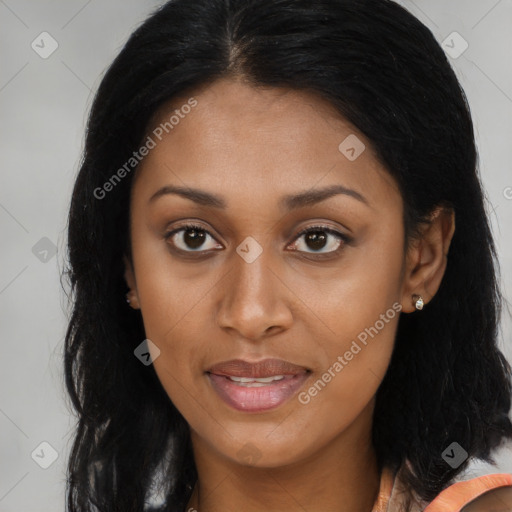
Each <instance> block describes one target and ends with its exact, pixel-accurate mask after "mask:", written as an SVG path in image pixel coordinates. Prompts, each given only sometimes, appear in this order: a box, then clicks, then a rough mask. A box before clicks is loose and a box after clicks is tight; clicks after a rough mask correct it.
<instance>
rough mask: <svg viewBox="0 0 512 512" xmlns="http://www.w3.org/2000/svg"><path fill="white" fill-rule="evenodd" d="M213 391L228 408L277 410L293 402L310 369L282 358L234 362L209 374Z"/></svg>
mask: <svg viewBox="0 0 512 512" xmlns="http://www.w3.org/2000/svg"><path fill="white" fill-rule="evenodd" d="M206 374H207V376H208V378H209V381H210V382H211V384H212V388H213V390H214V391H215V392H216V393H217V395H218V396H219V397H220V398H221V399H222V400H223V401H224V402H225V403H226V404H227V405H229V406H231V407H232V408H234V409H236V410H238V411H245V412H262V411H267V410H270V409H275V408H276V407H279V406H280V405H282V404H283V403H285V402H286V401H287V400H288V399H290V398H291V397H292V396H293V395H294V394H295V393H296V392H297V391H298V390H299V389H300V388H301V387H302V386H303V385H304V382H305V381H306V380H307V379H308V378H309V376H310V374H311V370H309V369H308V368H306V367H304V366H298V365H295V364H292V363H289V362H287V361H283V360H281V359H265V360H263V361H259V362H256V363H249V362H247V361H244V360H241V359H233V360H231V361H225V362H223V363H219V364H216V365H215V366H213V367H211V368H210V369H209V370H207V371H206Z"/></svg>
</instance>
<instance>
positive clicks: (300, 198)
mask: <svg viewBox="0 0 512 512" xmlns="http://www.w3.org/2000/svg"><path fill="white" fill-rule="evenodd" d="M168 194H175V195H178V196H181V197H184V198H185V199H190V200H191V201H194V202H195V203H197V204H200V205H201V206H208V207H212V208H219V209H223V210H225V209H226V208H227V202H226V200H225V199H224V198H223V197H221V196H217V195H214V194H211V193H210V192H206V191H205V190H200V189H197V188H191V187H179V186H176V185H167V186H165V187H162V188H161V189H159V190H158V191H157V192H155V193H154V194H153V195H152V196H151V198H150V199H149V202H150V203H151V202H153V201H155V200H156V199H158V198H159V197H162V196H165V195H168ZM339 194H344V195H347V196H350V197H353V198H354V199H357V200H358V201H360V202H362V203H364V204H366V205H368V206H369V203H368V201H367V199H366V198H365V197H364V196H363V195H362V194H360V193H359V192H357V191H356V190H353V189H351V188H347V187H344V186H343V185H331V186H329V187H325V188H321V189H313V190H306V191H304V192H299V193H298V194H290V195H287V196H283V197H282V198H281V199H280V200H279V206H280V207H281V208H285V209H287V210H295V209H298V208H301V207H304V206H308V205H312V204H316V203H320V202H321V201H325V200H326V199H329V198H330V197H333V196H336V195H339Z"/></svg>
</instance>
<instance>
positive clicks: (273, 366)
mask: <svg viewBox="0 0 512 512" xmlns="http://www.w3.org/2000/svg"><path fill="white" fill-rule="evenodd" d="M307 371H309V370H308V369H307V368H306V367H304V366H299V365H296V364H293V363H290V362H288V361H283V360H282V359H263V360H261V361H257V362H255V363H250V362H248V361H244V360H243V359H230V360H229V361H222V362H221V363H218V364H215V365H213V366H212V367H211V368H209V369H208V370H207V373H214V374H215V375H225V376H227V377H254V378H264V377H272V376H274V375H297V374H299V373H304V372H307Z"/></svg>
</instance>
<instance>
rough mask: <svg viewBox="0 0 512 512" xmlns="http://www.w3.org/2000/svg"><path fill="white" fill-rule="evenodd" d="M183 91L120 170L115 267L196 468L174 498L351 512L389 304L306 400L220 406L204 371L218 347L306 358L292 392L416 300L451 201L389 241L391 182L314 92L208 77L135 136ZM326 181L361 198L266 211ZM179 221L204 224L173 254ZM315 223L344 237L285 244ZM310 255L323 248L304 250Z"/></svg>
mask: <svg viewBox="0 0 512 512" xmlns="http://www.w3.org/2000/svg"><path fill="white" fill-rule="evenodd" d="M190 96H193V97H194V98H195V99H196V100H197V101H198V104H197V106H196V107H195V108H193V109H192V111H191V112H190V113H189V114H188V115H187V116H186V117H184V119H181V120H180V122H179V124H178V125H177V126H175V128H174V129H173V130H172V131H171V132H170V133H169V134H168V135H167V136H165V137H164V138H163V139H162V141H160V142H158V144H157V146H156V147H155V148H154V149H152V150H151V151H150V153H149V154H148V155H147V156H146V157H145V158H144V160H143V161H142V162H141V164H140V166H139V168H138V169H137V174H136V176H135V179H134V184H133V188H132V198H131V236H132V261H130V260H129V259H128V258H126V259H125V264H126V274H125V277H126V281H127V283H128V286H129V288H130V294H129V295H130V299H131V306H132V307H134V308H136V309H139V308H140V309H141V312H142V317H143V321H144V327H145V330H146V336H147V338H149V339H150V340H151V341H152V342H153V343H154V344H155V345H156V346H158V348H159V350H160V355H159V356H158V357H157V358H155V360H154V363H153V364H154V369H155V371H156V373H157V375H158V378H159V379H160V382H161V383H162V386H163V388H164V389H165V390H166V392H167V394H168V395H169V397H170V399H171V400H172V401H173V403H174V404H175V405H176V407H177V408H178V409H179V411H180V412H181V414H182V415H183V416H184V418H185V419H186V421H187V422H188V424H189V425H190V428H191V439H192V444H193V451H194V458H195V462H196V467H197V470H198V476H199V477H198V484H197V485H196V488H195V489H194V493H193V495H192V497H191V500H190V502H189V505H188V507H187V510H188V509H189V507H192V508H194V509H197V510H199V511H200V512H220V511H223V512H226V511H235V510H244V511H246V512H256V511H258V512H260V511H261V510H266V511H269V512H272V511H282V510H289V511H292V512H293V511H301V512H304V511H318V510H322V511H323V512H331V511H332V512H334V511H336V512H339V511H340V510H350V511H353V512H368V511H370V510H371V508H372V505H373V503H374V501H375V499H376V496H377V492H378V486H379V478H380V475H379V473H378V471H377V466H376V460H375V453H374V450H373V447H372V444H371V425H372V415H373V409H374V403H375V402H374V396H375V393H376V392H377V389H378V387H379V385H380V383H381V381H382V378H383V377H384V374H385V372H386V370H387V367H388V364H389V361H390V357H391V353H392V350H393V345H394V339H395V334H396V328H397V323H398V317H399V315H398V314H397V315H396V316H395V317H394V318H392V319H388V321H387V322H386V323H385V325H384V327H383V328H382V329H381V330H380V331H379V332H378V334H377V335H376V336H374V338H369V339H368V343H367V345H366V346H362V347H363V348H362V350H361V351H360V352H358V353H357V355H355V356H354V357H353V359H352V360H351V361H349V362H348V364H347V365H346V366H345V367H344V368H343V370H342V371H341V372H339V373H337V374H336V377H335V378H333V379H332V380H331V381H330V382H329V383H328V384H327V385H326V386H325V387H324V388H323V389H322V390H321V392H318V393H317V394H316V396H314V397H312V398H311V400H310V402H309V403H307V404H305V405H304V404H302V403H300V402H299V401H298V399H297V397H296V396H294V397H292V398H291V399H289V400H288V401H287V402H285V403H284V404H282V405H281V406H279V407H277V408H275V409H273V410H270V411H266V412H260V413H254V412H251V413H247V412H240V411H237V410H234V409H232V408H231V407H229V406H228V405H227V404H225V403H224V402H223V401H222V400H221V399H220V398H219V397H218V395H217V394H216V393H215V392H214V391H213V390H212V387H211V385H210V382H209V380H208V378H207V376H206V374H205V370H206V369H208V368H209V367H211V366H212V365H213V364H215V363H218V362H221V361H225V360H229V359H234V358H240V359H246V360H250V361H256V360H260V359H263V358H267V357H272V358H274V357H275V358H280V359H284V360H286V361H290V362H292V363H295V364H298V365H300V366H304V367H307V368H309V369H310V370H311V374H310V377H309V379H308V381H307V382H306V383H305V384H304V386H303V388H302V389H301V391H304V390H306V391H307V390H308V389H309V388H310V387H311V386H312V384H313V383H314V382H316V381H317V380H318V379H319V378H320V376H321V375H322V374H323V373H324V372H325V371H326V370H327V369H328V368H329V367H332V365H333V363H334V362H335V361H336V360H337V357H338V356H340V355H341V356H343V354H345V352H346V351H347V350H349V349H350V346H351V343H352V341H353V340H356V339H357V336H358V334H359V333H361V332H362V331H364V329H365V328H368V327H370V326H374V324H375V323H376V321H377V320H379V318H381V316H380V315H382V314H385V313H386V311H387V310H389V309H390V308H392V305H393V304H401V306H402V314H409V313H412V312H413V311H414V310H415V308H414V305H413V301H412V298H411V297H412V294H419V295H422V297H423V299H424V301H425V307H428V302H429V300H430V299H431V298H432V297H433V295H434V294H435V293H436V291H437V289H438V287H439V285H440V283H441V279H442V276H443V273H444V270H445V267H446V255H447V253H448V249H449V244H450V240H451V238H452V235H453V231H454V229H455V221H454V217H453V213H452V212H450V211H446V210H441V209H439V210H436V211H435V212H433V217H432V222H431V223H430V224H428V225H425V226H424V228H423V232H422V236H421V237H419V238H418V239H416V240H413V241H411V243H410V244H409V246H408V249H407V250H405V249H404V247H405V246H404V229H403V202H402V198H401V195H400V192H399V190H398V188H397V185H396V183H395V181H394V180H393V178H392V177H391V176H390V174H389V173H388V172H387V170H386V169H385V167H384V166H383V165H382V164H381V163H380V162H379V161H378V160H377V158H376V157H375V155H374V153H373V151H372V149H371V144H370V142H369V141H368V140H367V139H366V138H365V137H364V136H363V135H362V134H361V133H359V132H358V130H357V129H355V128H354V127H353V126H351V125H350V124H349V123H347V122H346V121H345V120H343V119H342V118H341V117H340V116H339V114H338V113H337V112H336V111H335V110H334V109H333V107H332V106H331V105H330V104H329V103H327V102H326V101H325V100H323V99H321V98H319V97H317V96H315V95H313V94H312V93H309V92H304V91H293V90H289V89H277V88H254V87H253V86H251V85H248V84H246V83H244V82H242V81H240V80H236V79H221V80H217V81H216V82H214V83H213V84H209V86H208V87H202V88H200V89H197V90H195V91H194V92H193V94H190V95H188V96H182V97H181V98H175V99H174V101H173V103H172V105H170V104H168V105H165V106H164V107H162V108H161V109H160V111H159V112H158V113H157V115H156V116H155V117H154V118H153V120H152V123H151V130H152V129H153V128H154V127H155V126H157V125H158V124H159V123H160V122H163V121H165V120H168V119H169V117H170V115H171V114H172V111H173V110H174V109H175V108H179V107H180V105H183V104H185V103H186V102H187V99H188V98H189V97H190ZM151 130H149V131H148V134H151ZM351 134H355V135H356V136H357V137H358V138H359V140H360V141H362V142H363V143H364V144H365V146H366V149H365V150H364V151H363V152H362V154H361V155H360V156H359V157H358V158H357V159H356V160H354V161H350V160H349V159H348V158H346V157H345V156H344V155H343V154H342V153H341V152H340V151H339V149H338V146H339V145H340V143H341V142H342V141H343V140H344V139H345V138H346V137H347V136H348V135H351ZM169 185H175V186H186V187H194V188H198V189H201V190H204V191H207V192H209V193H212V194H215V195H219V196H222V197H223V198H224V200H225V202H226V203H227V207H226V209H225V210H222V209H218V208H212V207H207V206H201V205H198V204H196V203H195V202H193V201H191V200H189V199H187V198H184V197H180V196H178V195H175V194H163V195H161V196H159V197H158V198H157V199H154V200H153V201H151V197H152V196H153V195H154V194H155V193H156V192H157V191H158V190H160V189H161V188H162V187H164V186H169ZM330 185H343V186H344V187H346V188H348V189H352V190H354V191H356V192H357V193H359V194H361V196H363V197H364V199H365V202H363V201H361V200H358V199H357V198H355V197H353V196H351V195H346V194H339V195H335V196H333V197H330V198H328V199H326V200H324V201H322V202H319V203H316V204H309V205H306V206H303V207H302V208H298V209H295V210H286V209H283V208H282V207H280V206H279V200H280V199H281V198H282V196H285V195H289V194H297V193H300V192H303V191H307V190H311V189H314V190H316V189H320V188H324V187H326V186H330ZM187 220H188V221H191V220H194V221H195V222H197V223H199V224H200V226H201V227H202V228H203V229H205V230H207V231H208V234H209V235H210V236H207V237H206V239H205V242H204V245H203V246H202V247H200V249H203V250H205V251H209V254H207V255H206V256H203V257H201V258H197V259H193V258H191V257H187V254H185V255H180V254H178V253H177V252H173V250H172V241H173V240H174V243H175V244H177V245H178V246H179V247H180V248H182V249H183V250H187V249H188V250H189V251H193V250H194V247H191V246H190V245H189V246H187V245H186V243H185V242H184V240H185V241H187V239H186V238H184V237H183V235H184V232H183V231H182V232H180V233H177V234H175V236H174V238H173V239H171V238H169V239H167V240H166V238H165V234H166V233H167V232H169V231H171V230H172V229H175V228H178V227H181V225H182V224H183V221H187ZM319 222H320V223H321V224H323V225H325V226H328V227H330V228H332V229H335V230H337V231H338V232H340V233H341V234H344V235H347V236H349V237H350V240H349V241H348V242H346V243H344V244H343V243H342V244H341V246H340V239H339V238H337V237H336V236H335V235H328V236H329V238H328V240H327V243H326V245H325V247H323V248H316V249H315V246H314V245H312V244H308V243H306V242H307V237H306V236H304V235H302V236H301V237H300V238H297V235H298V233H299V232H300V231H301V230H302V229H304V228H307V227H313V226H316V225H317V224H318V223H319ZM188 233H189V234H190V232H188ZM185 234H187V232H185ZM248 236H250V237H253V238H254V239H255V240H256V241H257V242H258V243H259V245H260V246H261V249H262V251H263V252H262V253H261V254H260V255H259V257H258V258H257V259H255V260H254V261H253V262H251V263H248V262H247V261H245V260H244V259H243V258H242V257H240V256H239V254H238V253H237V252H236V248H237V247H238V246H239V245H240V244H241V243H242V242H243V241H244V240H245V238H246V237H248ZM338 246H340V247H341V248H340V250H339V251H337V252H330V251H334V250H335V249H337V248H338ZM195 250H196V251H197V250H198V249H195ZM318 253H323V254H326V255H327V256H328V258H327V259H326V258H324V259H323V260H321V259H315V254H318ZM194 254H195V255H197V252H196V253H194ZM203 254H204V253H203ZM416 314H421V312H418V313H416ZM386 318H387V317H386Z"/></svg>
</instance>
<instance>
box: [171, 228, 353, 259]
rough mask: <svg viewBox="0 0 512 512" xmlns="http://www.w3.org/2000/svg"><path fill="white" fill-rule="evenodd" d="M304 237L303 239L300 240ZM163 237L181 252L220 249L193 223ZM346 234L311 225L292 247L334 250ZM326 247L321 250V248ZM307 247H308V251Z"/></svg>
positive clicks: (206, 233) (305, 249)
mask: <svg viewBox="0 0 512 512" xmlns="http://www.w3.org/2000/svg"><path fill="white" fill-rule="evenodd" d="M303 237H304V240H301V239H302V238H303ZM165 239H166V240H167V241H170V242H171V243H172V245H173V246H175V247H176V248H177V249H178V250H181V251H183V252H189V253H192V252H203V251H207V250H211V249H222V245H220V244H216V243H211V242H213V241H214V240H215V238H214V237H213V236H212V235H211V234H210V233H209V232H208V231H207V230H206V229H204V228H203V227H201V226H199V225H195V224H189V225H186V226H182V227H180V228H177V229H174V230H173V231H171V232H169V233H167V234H166V235H165ZM208 240H210V243H211V247H206V248H205V247H204V244H205V243H206V242H207V241H208ZM348 241H349V239H348V237H347V236H345V235H343V234H342V233H340V232H338V231H336V230H334V229H332V228H329V227H326V226H313V227H310V228H307V229H304V230H303V231H301V232H300V233H299V234H298V235H297V237H296V238H295V241H294V242H293V244H292V247H293V248H294V249H297V250H299V251H301V252H306V253H309V254H315V253H318V254H326V253H334V252H336V251H337V250H338V249H339V248H340V247H341V246H342V245H343V244H344V243H346V242H348ZM326 248H327V249H328V250H326V251H323V252H321V251H322V250H323V249H326ZM307 249H310V251H308V250H307Z"/></svg>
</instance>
